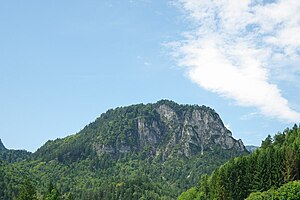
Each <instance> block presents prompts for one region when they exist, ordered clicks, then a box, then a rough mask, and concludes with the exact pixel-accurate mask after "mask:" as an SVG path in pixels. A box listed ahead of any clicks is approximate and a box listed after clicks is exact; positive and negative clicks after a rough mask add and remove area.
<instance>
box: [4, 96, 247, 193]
mask: <svg viewBox="0 0 300 200" xmlns="http://www.w3.org/2000/svg"><path fill="white" fill-rule="evenodd" d="M247 153H248V152H247V151H246V149H245V147H244V145H243V143H242V141H241V140H235V139H234V138H233V137H232V134H231V132H230V131H229V130H227V129H226V128H225V126H224V124H223V122H222V120H221V119H220V117H219V115H218V114H217V113H216V112H215V111H214V110H213V109H211V108H209V107H206V106H198V105H179V104H177V103H175V102H172V101H168V100H161V101H159V102H157V103H154V104H146V105H144V104H138V105H133V106H128V107H120V108H116V109H111V110H109V111H107V112H106V113H104V114H102V115H101V116H100V117H99V118H98V119H96V120H95V121H94V122H92V123H90V124H89V125H87V126H86V127H84V129H82V130H81V131H80V132H79V133H77V134H75V135H71V136H68V137H66V138H63V139H56V140H54V141H48V142H47V143H46V144H45V145H43V146H42V147H41V148H39V149H38V150H37V151H36V152H35V153H34V154H33V155H32V156H31V158H30V159H28V160H27V161H23V162H18V163H15V164H4V166H3V169H4V174H6V175H4V179H5V182H6V183H7V185H6V186H5V187H4V188H5V192H4V193H5V194H6V199H12V198H13V197H14V196H16V194H18V193H19V192H20V185H21V184H22V180H20V177H24V176H27V177H29V178H30V179H31V180H32V184H33V185H34V186H35V187H36V190H37V193H38V194H39V195H40V196H43V195H45V188H47V184H49V182H53V183H55V184H56V186H57V188H58V190H59V191H60V194H61V195H62V196H63V198H65V199H67V198H71V197H72V198H75V199H83V198H88V199H143V198H144V199H174V198H176V196H178V195H179V194H180V192H181V191H183V190H185V189H186V188H187V187H190V186H192V185H193V184H195V183H196V182H198V181H199V175H200V174H202V173H210V172H211V171H212V170H213V169H215V168H216V167H217V166H219V165H221V164H222V163H224V162H225V161H227V160H228V159H230V158H232V157H235V156H238V155H241V154H247ZM7 174H13V176H7ZM0 175H1V173H0ZM0 178H1V177H0ZM13 185H14V186H13ZM12 191H13V192H12ZM9 192H10V193H9Z"/></svg>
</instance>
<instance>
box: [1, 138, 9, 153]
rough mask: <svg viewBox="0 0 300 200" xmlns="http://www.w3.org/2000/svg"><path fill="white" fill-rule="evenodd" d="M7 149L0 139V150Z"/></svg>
mask: <svg viewBox="0 0 300 200" xmlns="http://www.w3.org/2000/svg"><path fill="white" fill-rule="evenodd" d="M5 150H7V149H6V148H5V146H4V144H3V143H2V141H1V139H0V152H2V151H5Z"/></svg>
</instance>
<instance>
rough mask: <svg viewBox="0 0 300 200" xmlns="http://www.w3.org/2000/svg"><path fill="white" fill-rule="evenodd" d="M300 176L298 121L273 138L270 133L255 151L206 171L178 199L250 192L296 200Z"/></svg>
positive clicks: (254, 198)
mask: <svg viewBox="0 0 300 200" xmlns="http://www.w3.org/2000/svg"><path fill="white" fill-rule="evenodd" d="M299 179H300V128H299V127H298V126H297V125H295V126H294V127H293V128H292V129H286V130H284V132H283V133H278V134H276V135H275V136H274V137H273V138H272V137H271V136H270V135H269V136H268V137H267V138H266V139H265V140H264V141H263V142H262V144H261V147H260V149H257V150H256V151H254V152H253V153H252V154H250V155H247V156H241V157H237V158H234V159H231V160H230V161H228V162H227V163H225V164H224V165H222V166H221V167H220V168H218V169H216V170H215V171H214V172H213V173H212V174H211V175H210V176H208V175H203V176H202V178H201V181H200V183H199V184H198V186H197V187H193V188H191V189H189V190H188V191H187V192H184V193H182V194H181V195H180V196H179V198H178V199H220V200H227V199H228V200H235V199H236V200H241V199H245V198H247V197H248V196H249V195H250V194H251V195H250V196H249V197H248V198H247V199H249V200H263V199H278V200H279V199H289V200H296V199H300V190H299V189H300V187H299V182H297V180H299ZM291 181H296V182H293V183H290V182H291ZM282 185H283V186H282ZM281 186H282V187H281ZM279 187H280V188H279ZM277 188H279V189H277ZM276 189H277V190H276ZM267 190H269V191H267ZM263 191H267V192H263Z"/></svg>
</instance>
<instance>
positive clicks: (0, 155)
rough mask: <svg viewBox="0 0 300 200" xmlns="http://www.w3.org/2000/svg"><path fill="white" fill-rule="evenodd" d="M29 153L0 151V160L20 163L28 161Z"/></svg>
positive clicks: (23, 151)
mask: <svg viewBox="0 0 300 200" xmlns="http://www.w3.org/2000/svg"><path fill="white" fill-rule="evenodd" d="M30 156H31V153H30V152H28V151H25V150H5V151H0V160H5V161H7V162H9V163H14V162H20V161H22V160H26V159H29V158H30Z"/></svg>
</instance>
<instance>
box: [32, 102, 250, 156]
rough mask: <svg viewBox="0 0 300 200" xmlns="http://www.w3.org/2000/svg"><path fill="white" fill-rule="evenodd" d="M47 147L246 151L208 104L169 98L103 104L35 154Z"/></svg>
mask: <svg viewBox="0 0 300 200" xmlns="http://www.w3.org/2000/svg"><path fill="white" fill-rule="evenodd" d="M47 149H56V151H55V154H51V153H50V154H51V155H55V156H56V157H58V159H61V160H66V159H67V160H68V159H69V158H72V159H71V160H78V159H81V158H84V157H88V156H90V155H91V154H96V155H98V156H100V157H101V156H103V155H105V154H108V155H112V156H114V157H119V156H122V155H124V154H138V155H143V156H144V157H153V158H157V159H159V160H162V161H164V160H167V159H168V158H170V157H174V156H182V157H187V158H189V157H191V156H194V155H197V154H199V155H201V154H202V155H203V154H205V152H208V151H215V150H220V149H221V150H222V149H223V150H232V151H235V152H245V151H246V149H245V147H244V145H243V142H242V141H241V140H236V139H234V138H233V137H232V134H231V132H230V131H229V130H228V129H226V127H225V126H224V124H223V122H222V120H221V119H220V117H219V115H218V114H217V113H216V112H215V111H214V110H213V109H211V108H209V107H206V106H198V105H179V104H177V103H175V102H173V101H169V100H161V101H158V102H157V103H154V104H146V105H145V104H138V105H132V106H127V107H119V108H116V109H111V110H108V111H107V112H106V113H104V114H102V115H101V116H100V117H99V118H98V119H96V121H95V122H92V123H91V124H89V125H87V126H86V127H85V128H84V129H83V130H82V131H80V132H79V133H78V134H76V135H73V136H69V137H67V138H65V139H58V140H55V141H49V142H48V143H46V145H45V146H44V147H42V148H41V149H39V150H38V151H37V152H36V153H35V154H36V155H44V156H46V157H47V156H48V155H46V154H49V151H50V150H47ZM51 151H53V150H51ZM50 159H53V157H52V158H50Z"/></svg>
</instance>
